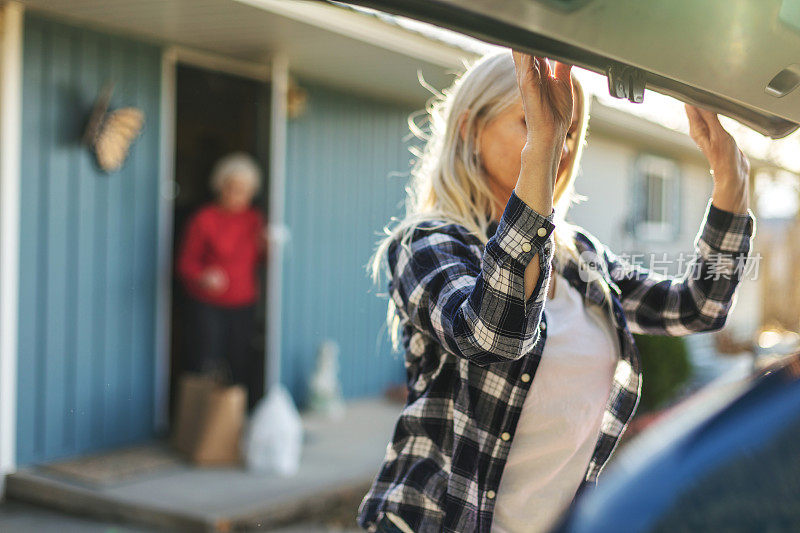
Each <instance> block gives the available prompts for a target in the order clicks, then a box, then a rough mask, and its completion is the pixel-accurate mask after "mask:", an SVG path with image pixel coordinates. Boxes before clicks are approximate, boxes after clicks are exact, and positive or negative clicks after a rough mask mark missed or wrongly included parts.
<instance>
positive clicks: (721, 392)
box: [556, 353, 800, 533]
mask: <svg viewBox="0 0 800 533" xmlns="http://www.w3.org/2000/svg"><path fill="white" fill-rule="evenodd" d="M798 442H800V353H795V354H794V355H792V356H790V357H787V358H784V359H782V360H780V361H779V362H777V363H775V364H773V365H772V366H770V367H768V368H766V369H764V370H762V371H761V372H759V373H757V374H755V375H753V376H752V377H750V378H748V379H745V380H739V381H733V382H727V383H724V384H720V385H717V386H713V385H712V386H709V387H708V388H706V389H704V390H702V391H701V392H699V393H697V394H695V395H694V396H691V397H690V398H688V399H687V400H685V401H684V402H682V403H681V404H679V405H678V406H676V407H674V408H673V410H672V411H671V412H670V414H669V415H667V416H666V417H665V418H664V419H662V420H661V421H659V422H658V423H656V424H654V425H653V426H652V427H651V428H649V429H648V430H645V432H644V433H642V434H641V435H639V436H637V438H636V439H634V440H633V441H631V442H630V443H629V444H628V445H627V446H625V447H624V448H623V449H622V450H621V451H620V453H619V457H617V458H616V459H615V461H614V462H613V463H612V464H611V465H610V466H609V468H608V471H607V472H605V473H604V475H602V476H601V480H600V481H599V483H598V487H597V488H596V489H595V490H594V491H593V492H590V493H587V494H586V495H585V497H583V498H581V499H579V500H578V502H577V503H576V505H575V507H574V508H573V510H572V513H571V514H569V516H566V517H564V519H563V520H562V523H561V524H560V525H559V526H558V527H557V528H556V530H557V531H559V532H570V533H578V532H580V533H588V532H599V531H628V532H638V531H797V530H798V529H800V453H798V448H800V445H798Z"/></svg>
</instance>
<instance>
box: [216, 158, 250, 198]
mask: <svg viewBox="0 0 800 533" xmlns="http://www.w3.org/2000/svg"><path fill="white" fill-rule="evenodd" d="M233 175H236V176H237V177H241V178H242V179H245V180H247V181H248V182H249V184H250V185H251V186H252V187H253V191H254V192H257V191H258V189H259V188H260V187H261V169H260V168H259V167H258V163H257V162H256V160H255V159H253V157H252V156H251V155H249V154H247V153H245V152H234V153H232V154H228V155H226V156H225V157H223V158H222V159H220V160H219V161H217V163H216V164H215V165H214V169H213V170H212V171H211V188H212V189H213V190H214V192H217V193H219V192H220V191H221V190H222V187H223V185H225V182H226V181H227V180H228V178H230V177H231V176H233Z"/></svg>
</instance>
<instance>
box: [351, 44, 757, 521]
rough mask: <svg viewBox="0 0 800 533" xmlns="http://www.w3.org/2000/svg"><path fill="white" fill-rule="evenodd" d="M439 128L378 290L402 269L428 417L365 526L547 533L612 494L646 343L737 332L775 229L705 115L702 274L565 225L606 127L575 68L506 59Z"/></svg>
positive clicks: (394, 292) (395, 449)
mask: <svg viewBox="0 0 800 533" xmlns="http://www.w3.org/2000/svg"><path fill="white" fill-rule="evenodd" d="M429 112H430V113H429V114H430V119H431V132H430V135H429V138H428V140H427V144H426V146H425V149H424V151H423V153H422V154H421V157H420V158H419V161H418V164H417V165H416V167H415V169H414V170H413V179H412V184H411V186H410V187H409V188H408V199H407V215H406V218H405V219H404V220H402V221H400V223H399V224H398V225H397V226H396V227H395V228H393V230H392V231H387V233H388V235H387V237H386V238H385V239H384V240H383V241H382V242H381V243H380V245H379V246H378V249H377V251H376V254H375V256H374V258H373V261H372V263H371V268H372V274H373V276H374V279H375V281H376V282H377V281H379V274H380V270H381V268H382V266H383V264H384V261H386V264H387V267H388V274H389V293H390V296H391V300H390V302H389V314H388V317H387V318H388V321H389V324H390V327H391V328H392V331H393V341H394V343H395V347H399V342H398V341H399V339H402V347H403V349H404V351H405V363H406V370H407V384H408V400H407V403H406V405H405V407H404V409H403V411H402V412H401V414H400V417H399V419H398V420H397V424H396V427H395V431H394V435H393V438H392V442H391V443H389V445H388V447H387V450H386V456H385V458H384V462H383V465H382V466H381V468H380V470H379V472H378V474H377V476H376V478H375V480H374V482H373V484H372V487H371V488H370V490H369V492H368V493H367V495H366V496H365V497H364V499H363V501H362V503H361V506H360V509H359V516H358V522H359V524H360V526H361V527H363V528H365V529H367V530H369V531H395V532H397V531H404V532H409V531H414V532H432V531H449V532H473V531H478V532H489V531H493V532H519V531H526V532H528V531H544V530H547V529H548V528H550V527H551V526H552V525H553V524H554V523H555V522H556V521H557V519H558V517H559V515H560V514H561V513H562V512H563V511H564V510H565V509H566V508H568V507H569V505H570V503H571V502H572V501H573V500H574V498H575V497H576V495H577V494H579V493H580V492H582V491H583V490H584V489H586V488H589V487H591V486H592V485H593V484H594V483H595V482H596V479H597V476H598V474H599V473H600V471H601V470H602V468H603V466H604V465H605V464H606V462H607V461H608V459H609V457H610V455H611V453H612V451H613V450H614V448H615V446H616V444H617V442H618V439H619V438H620V436H621V434H622V432H623V431H624V429H625V427H626V425H627V424H628V421H629V420H630V418H631V416H632V415H633V413H634V411H635V409H636V406H637V404H638V401H639V394H640V377H641V376H640V367H639V359H638V355H637V351H636V347H635V346H634V343H633V338H632V336H631V332H644V333H650V334H663V335H686V334H689V333H693V332H698V331H711V330H716V329H719V328H721V327H722V326H723V325H724V323H725V320H726V316H727V313H728V312H729V310H730V309H731V307H732V306H733V304H734V301H735V290H736V287H737V285H738V282H739V280H740V278H741V273H742V269H741V266H743V265H742V262H743V261H744V260H745V259H746V258H747V256H748V254H749V251H750V247H751V240H752V237H753V232H754V226H755V219H754V217H753V215H752V212H751V211H750V210H749V208H748V194H747V191H748V172H749V167H748V162H747V160H746V158H745V157H744V155H743V154H742V152H741V151H740V150H739V149H738V147H737V146H736V143H735V142H734V140H733V138H732V137H731V136H730V135H729V134H728V133H727V132H726V131H725V130H724V129H723V128H722V126H721V125H720V123H719V121H718V119H717V117H716V115H714V114H712V113H710V112H707V111H704V110H699V109H696V108H693V107H687V114H688V117H689V121H690V125H691V134H692V138H693V139H694V140H695V142H696V143H697V144H698V146H699V147H700V148H701V149H702V151H703V152H704V153H705V155H706V157H707V159H708V162H709V164H710V167H711V170H712V174H713V180H714V189H713V194H712V196H711V199H710V200H709V202H708V204H707V207H706V212H705V216H704V220H703V221H702V224H701V226H700V229H699V232H698V234H697V238H696V240H695V248H696V252H697V259H696V260H694V261H693V262H692V263H691V264H690V265H689V269H688V271H687V272H686V273H685V275H684V276H683V277H680V278H672V277H665V276H662V275H657V274H656V273H655V272H651V271H648V270H646V269H643V268H639V267H636V266H633V265H631V264H629V263H627V262H625V261H624V260H623V259H622V258H621V257H618V256H615V255H614V254H613V253H612V252H611V251H610V250H609V249H608V248H607V247H606V246H604V245H603V244H602V243H600V242H599V241H598V240H597V238H595V237H594V236H593V235H592V234H591V233H589V232H588V231H586V230H584V229H583V228H580V227H577V226H574V225H570V224H567V223H566V222H565V221H564V217H565V215H566V212H567V209H568V208H569V206H570V203H571V201H572V198H573V182H574V179H575V176H576V173H577V170H578V166H579V163H580V155H581V149H582V147H583V143H584V137H585V134H586V125H587V119H588V112H587V102H586V98H585V96H584V95H583V92H582V90H581V87H580V85H579V83H578V82H577V80H576V79H575V78H574V77H573V76H572V75H571V68H570V66H568V65H565V64H561V63H554V65H553V66H551V65H550V63H549V62H548V60H546V59H544V58H538V57H532V56H529V55H527V54H520V53H517V52H513V53H512V52H510V51H505V52H501V53H497V54H494V55H490V56H487V57H484V58H482V59H481V60H479V61H478V62H476V63H475V64H474V65H473V66H472V67H471V68H469V69H468V70H467V71H466V72H465V73H464V74H463V75H462V76H461V77H460V78H459V79H458V80H457V81H456V83H455V84H454V86H453V87H452V88H451V89H449V90H448V91H446V92H445V94H444V96H443V98H441V99H440V100H439V101H438V102H437V103H435V104H434V105H432V106H431V108H430V109H429ZM614 208H615V206H609V209H614ZM712 271H713V274H714V275H709V274H711V273H712Z"/></svg>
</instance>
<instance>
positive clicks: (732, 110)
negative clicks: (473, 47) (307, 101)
mask: <svg viewBox="0 0 800 533" xmlns="http://www.w3.org/2000/svg"><path fill="white" fill-rule="evenodd" d="M345 3H349V4H358V5H361V6H365V7H371V8H375V9H378V10H382V11H386V12H389V13H393V14H398V15H404V16H407V17H410V18H414V19H417V20H420V21H424V22H429V23H432V24H435V25H437V26H441V27H445V28H448V29H451V30H455V31H459V32H461V33H465V34H468V35H471V36H473V37H476V38H479V39H481V40H484V41H487V42H490V43H493V44H498V45H504V46H509V47H512V48H516V49H519V50H524V51H527V52H530V53H534V54H537V55H544V56H547V57H552V58H554V59H557V60H561V61H565V62H568V63H572V64H574V65H577V66H580V67H583V68H586V69H589V70H593V71H595V72H598V73H600V74H604V75H606V76H608V79H609V90H610V92H611V94H612V95H614V96H617V97H619V98H628V99H629V100H631V101H633V102H641V101H642V99H643V98H644V93H645V88H648V89H652V90H655V91H657V92H660V93H664V94H667V95H670V96H674V97H676V98H678V99H679V100H683V101H685V102H689V103H693V104H699V105H702V106H704V107H707V108H709V109H711V110H713V111H716V112H719V113H721V114H723V115H727V116H729V117H731V118H734V119H736V120H738V121H740V122H742V123H743V124H746V125H747V126H750V127H751V128H753V129H754V130H756V131H758V132H760V133H762V134H764V135H768V136H770V137H773V138H780V137H784V136H786V135H788V134H790V133H791V132H793V131H795V130H796V129H797V127H798V123H800V90H797V87H798V86H800V63H798V61H800V1H798V0H737V1H735V2H693V1H691V0H675V1H672V2H662V1H660V0H503V1H497V0H347V1H346V2H345Z"/></svg>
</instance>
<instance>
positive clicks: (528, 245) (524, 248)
mask: <svg viewBox="0 0 800 533" xmlns="http://www.w3.org/2000/svg"><path fill="white" fill-rule="evenodd" d="M522 251H523V252H530V251H531V243H529V242H523V243H522Z"/></svg>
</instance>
